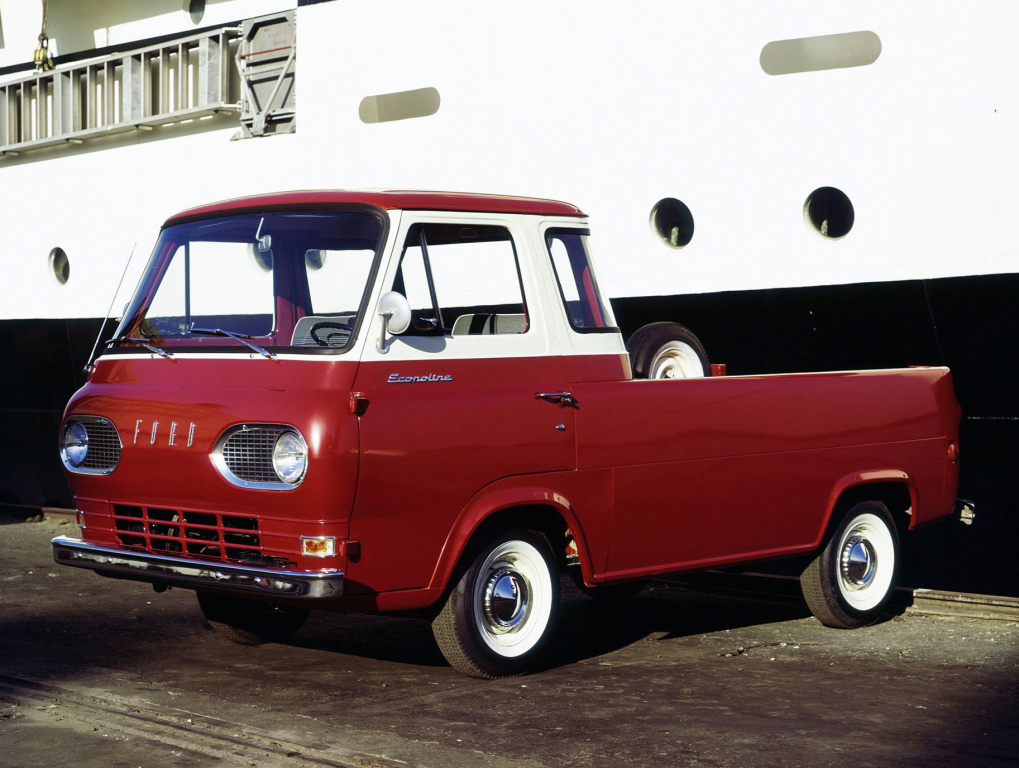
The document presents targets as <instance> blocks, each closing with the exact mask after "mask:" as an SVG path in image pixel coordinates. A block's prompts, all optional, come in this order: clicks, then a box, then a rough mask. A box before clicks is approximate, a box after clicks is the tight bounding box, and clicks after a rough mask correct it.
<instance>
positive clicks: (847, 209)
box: [803, 187, 856, 240]
mask: <svg viewBox="0 0 1019 768" xmlns="http://www.w3.org/2000/svg"><path fill="white" fill-rule="evenodd" d="M803 218H804V219H806V220H807V222H808V223H809V224H810V226H811V227H813V228H814V230H815V231H816V232H817V233H818V234H820V235H821V236H822V237H827V238H829V239H831V240H838V239H839V238H842V237H845V236H846V235H848V234H849V230H851V229H852V228H853V222H854V220H855V219H856V214H855V212H854V211H853V204H852V203H851V202H850V200H849V198H848V197H846V193H845V192H843V191H842V190H840V189H835V187H821V188H820V189H815V190H814V191H813V192H811V193H810V196H809V197H808V198H807V202H805V203H804V204H803Z"/></svg>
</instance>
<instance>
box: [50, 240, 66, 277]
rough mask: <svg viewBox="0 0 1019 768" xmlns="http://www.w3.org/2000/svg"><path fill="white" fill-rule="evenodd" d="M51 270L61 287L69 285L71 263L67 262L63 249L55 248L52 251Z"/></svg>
mask: <svg viewBox="0 0 1019 768" xmlns="http://www.w3.org/2000/svg"><path fill="white" fill-rule="evenodd" d="M50 270H51V271H52V272H53V277H55V278H56V279H57V282H58V283H60V284H61V285H64V284H65V283H67V278H69V277H70V276H71V262H70V261H68V260H67V254H66V253H64V249H63V248H54V249H53V250H52V251H50Z"/></svg>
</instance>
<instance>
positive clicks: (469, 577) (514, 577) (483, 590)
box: [432, 531, 559, 679]
mask: <svg viewBox="0 0 1019 768" xmlns="http://www.w3.org/2000/svg"><path fill="white" fill-rule="evenodd" d="M558 617H559V572H558V568H557V566H556V560H555V556H554V555H553V554H552V548H551V546H550V545H549V543H548V539H546V538H545V536H544V535H542V534H541V533H538V532H536V531H514V532H512V533H508V534H505V535H503V536H500V537H498V538H497V539H495V540H494V541H493V542H491V543H489V544H487V545H486V546H484V547H483V548H482V550H481V552H480V553H479V554H478V556H477V557H476V558H475V560H474V562H473V563H472V564H471V567H470V568H468V569H467V572H466V573H464V575H463V576H462V577H461V579H460V581H459V582H457V584H456V586H455V587H454V588H453V591H452V592H451V593H450V595H449V598H448V599H447V600H446V604H445V605H444V606H443V607H442V610H441V611H440V612H439V615H438V616H436V617H435V619H434V621H432V633H433V634H434V635H435V641H436V643H438V646H439V650H441V651H442V655H443V656H445V657H446V660H447V661H449V663H450V665H451V666H452V667H453V668H454V669H456V670H457V671H458V672H462V673H463V674H465V675H468V676H470V677H481V678H488V679H491V678H496V677H505V676H507V675H516V674H521V673H523V672H526V671H528V670H529V669H531V668H532V666H533V665H534V663H535V661H536V659H537V658H538V657H539V656H540V655H541V654H542V653H543V652H544V651H545V649H546V647H547V646H548V642H549V638H550V637H551V636H552V634H553V632H554V631H555V626H556V622H557V621H558Z"/></svg>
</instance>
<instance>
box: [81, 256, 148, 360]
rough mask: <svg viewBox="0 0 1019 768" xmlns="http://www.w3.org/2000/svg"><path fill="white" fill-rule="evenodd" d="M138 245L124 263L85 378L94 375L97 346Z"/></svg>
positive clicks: (91, 353)
mask: <svg viewBox="0 0 1019 768" xmlns="http://www.w3.org/2000/svg"><path fill="white" fill-rule="evenodd" d="M137 247H138V243H137V242H136V243H135V244H134V245H132V246H131V253H130V255H129V256H128V257H127V264H125V265H124V271H123V272H122V273H121V275H120V282H119V283H117V290H116V291H114V293H113V301H111V302H110V308H109V309H108V310H106V317H104V318H103V324H102V325H100V326H99V333H98V334H96V342H95V344H93V345H92V351H91V352H90V353H89V356H88V362H87V363H85V371H84V373H85V378H88V377H89V376H91V375H92V371H93V370H95V366H94V365H92V360H94V359H95V356H96V347H98V346H99V339H101V338H102V337H103V331H105V330H106V324H107V323H108V322H109V321H110V313H112V312H113V305H114V304H116V303H117V296H119V295H120V286H122V285H123V284H124V278H125V277H127V270H128V267H130V266H131V259H133V258H134V249H135V248H137Z"/></svg>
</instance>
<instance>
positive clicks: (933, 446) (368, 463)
mask: <svg viewBox="0 0 1019 768" xmlns="http://www.w3.org/2000/svg"><path fill="white" fill-rule="evenodd" d="M588 237H589V230H588V222H587V219H586V217H585V216H584V214H583V213H582V212H581V211H580V210H578V209H577V208H575V207H574V206H572V205H568V204H565V203H559V202H552V201H546V200H534V199H525V198H515V197H498V196H486V195H466V194H443V193H420V192H371V193H354V192H295V193H288V194H277V195H267V196H260V197H251V198H245V199H240V200H232V201H228V202H222V203H217V204H214V205H208V206H205V207H201V208H195V209H192V210H189V211H185V212H183V213H180V214H177V215H176V216H173V217H172V218H170V219H169V220H168V221H167V222H166V224H165V225H164V227H163V229H162V232H161V235H160V237H159V240H158V242H157V244H156V247H155V250H154V252H153V254H152V257H151V259H150V261H149V263H148V266H147V267H146V269H145V271H144V273H143V276H142V279H141V281H140V283H139V286H138V288H137V291H136V293H135V295H134V297H133V299H132V301H131V302H130V304H129V305H128V307H127V309H126V311H125V314H124V317H123V319H122V320H121V322H120V326H119V329H118V330H117V332H116V335H115V337H114V338H112V339H110V340H109V341H107V342H106V344H105V349H104V351H103V353H102V355H101V356H99V358H98V359H97V361H96V362H95V365H94V370H92V372H91V374H90V378H89V380H88V383H87V384H86V385H85V386H84V387H83V388H82V389H81V390H80V391H79V392H78V393H76V394H75V395H74V397H73V398H72V399H71V401H70V403H69V404H68V406H67V411H66V414H65V416H64V420H63V423H62V426H61V430H60V455H61V458H62V461H63V463H64V466H65V467H66V469H67V473H68V474H67V476H68V479H69V481H70V483H71V486H72V488H73V491H74V494H75V497H76V503H77V510H78V523H79V525H80V527H81V532H82V534H83V540H78V539H72V538H68V537H58V538H56V539H54V541H53V547H54V557H55V558H56V561H57V562H58V563H63V564H65V565H70V566H76V567H83V568H90V569H93V570H95V571H96V572H97V573H99V574H102V575H104V576H111V577H116V578H123V579H133V580H136V581H143V582H149V583H151V584H152V585H153V587H154V588H155V589H156V591H163V590H165V589H167V588H169V587H184V588H188V589H194V590H196V592H197V595H198V602H199V604H200V606H201V609H202V611H203V612H204V614H205V616H206V618H207V619H208V620H209V622H210V623H211V624H212V625H213V626H214V627H216V629H217V630H219V631H220V632H222V633H223V634H224V635H226V636H227V637H229V638H231V639H233V640H235V641H237V642H241V643H249V644H250V643H260V642H266V641H280V640H284V639H286V638H287V637H288V636H289V635H290V634H291V633H293V632H294V631H295V630H296V629H298V628H299V626H300V625H301V623H302V622H303V621H304V619H305V617H306V616H307V614H308V610H309V609H310V608H323V609H328V610H341V611H343V610H349V611H371V612H400V613H404V614H406V613H412V614H414V615H422V616H425V617H427V618H430V619H431V621H432V626H433V628H434V634H435V638H436V641H437V642H438V645H439V647H440V648H441V650H442V652H443V653H444V654H445V656H446V658H447V659H448V660H449V662H450V663H451V664H452V665H453V666H454V667H455V668H456V669H458V670H460V671H461V672H464V673H466V674H468V675H473V676H477V677H497V676H501V675H506V674H516V673H520V672H522V671H526V670H528V669H530V668H533V666H534V664H535V661H536V659H537V658H538V656H539V655H540V654H541V652H542V651H543V649H545V648H546V647H547V646H548V644H549V640H550V637H551V636H552V635H553V632H554V629H555V626H556V621H557V616H558V612H559V602H560V575H561V574H563V573H564V572H566V571H572V572H573V574H574V575H575V578H576V579H577V580H578V583H580V584H581V585H582V587H583V588H584V589H585V591H588V592H589V593H590V594H592V595H594V596H599V595H609V594H620V593H624V592H626V591H627V590H629V589H633V588H634V586H635V585H639V584H641V583H642V582H643V581H644V580H647V579H649V578H651V577H653V576H658V575H661V574H672V573H678V572H682V571H689V570H695V569H704V568H713V567H718V566H729V565H733V564H739V563H747V562H751V561H759V560H769V559H775V558H780V557H787V556H792V555H804V554H808V555H813V556H814V559H813V560H812V562H811V564H810V565H809V566H808V567H807V568H806V570H805V571H804V573H803V575H802V578H801V581H802V584H803V592H804V596H805V598H806V600H807V603H808V605H809V606H810V608H811V610H812V611H813V612H814V614H815V615H816V616H817V617H818V618H819V619H820V620H821V621H822V622H824V623H825V624H828V625H831V626H836V627H855V626H859V625H863V624H866V623H869V622H872V621H874V620H875V619H876V618H878V617H879V616H880V615H881V614H882V612H883V610H884V608H885V606H886V604H887V602H888V599H889V597H890V596H891V594H892V590H893V588H894V585H895V578H896V571H897V567H898V563H899V543H898V542H899V536H900V535H902V534H904V533H905V532H906V530H907V529H912V528H915V527H917V526H920V525H923V524H926V523H930V522H932V521H934V520H937V519H939V518H945V517H948V516H950V515H952V513H953V510H954V509H955V501H956V499H955V493H956V487H957V477H958V458H959V457H958V446H957V429H958V423H959V418H960V411H959V406H958V404H957V403H956V400H955V397H954V394H953V390H952V382H951V377H950V374H949V372H948V370H946V369H944V368H911V369H903V370H882V371H845V372H839V373H812V374H800V375H770V376H724V375H721V374H722V370H721V366H715V367H714V368H713V367H712V366H709V365H708V363H707V360H706V357H705V356H704V353H703V349H702V348H701V346H700V344H699V343H698V342H697V340H696V338H695V337H694V336H693V335H692V334H691V333H690V332H689V331H687V330H686V329H684V328H683V327H682V326H679V325H676V324H673V323H659V324H654V325H651V326H645V327H644V328H642V329H640V330H639V331H638V332H637V333H635V334H634V335H633V336H632V337H631V338H630V340H629V352H628V351H627V346H624V343H623V339H622V336H621V335H620V333H619V330H618V329H617V328H616V327H614V320H613V316H612V310H611V308H610V306H609V303H608V302H607V301H606V300H605V298H604V297H603V296H601V295H600V294H599V290H598V282H597V279H596V277H595V271H594V267H593V264H592V262H591V257H590V253H589V249H588ZM712 372H714V373H716V374H718V375H710V374H712Z"/></svg>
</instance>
